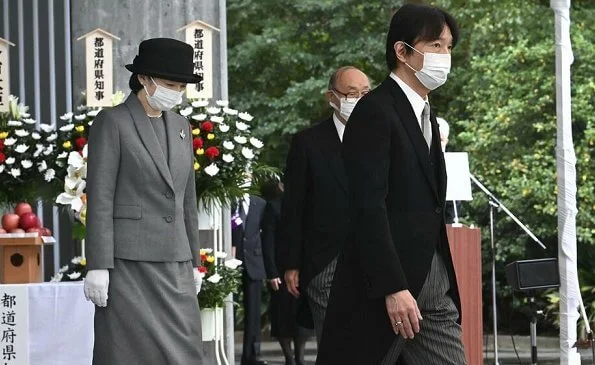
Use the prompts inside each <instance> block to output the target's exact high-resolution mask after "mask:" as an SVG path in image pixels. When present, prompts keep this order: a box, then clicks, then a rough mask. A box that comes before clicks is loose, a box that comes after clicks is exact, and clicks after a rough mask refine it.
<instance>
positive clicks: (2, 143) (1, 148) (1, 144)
mask: <svg viewBox="0 0 595 365" xmlns="http://www.w3.org/2000/svg"><path fill="white" fill-rule="evenodd" d="M3 149H4V140H3V139H0V151H2V150H3Z"/></svg>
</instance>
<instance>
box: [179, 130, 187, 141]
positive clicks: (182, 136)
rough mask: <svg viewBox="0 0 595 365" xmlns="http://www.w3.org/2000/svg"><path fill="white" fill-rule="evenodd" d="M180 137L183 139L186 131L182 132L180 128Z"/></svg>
mask: <svg viewBox="0 0 595 365" xmlns="http://www.w3.org/2000/svg"><path fill="white" fill-rule="evenodd" d="M180 138H182V139H184V138H186V133H184V130H183V129H182V130H180Z"/></svg>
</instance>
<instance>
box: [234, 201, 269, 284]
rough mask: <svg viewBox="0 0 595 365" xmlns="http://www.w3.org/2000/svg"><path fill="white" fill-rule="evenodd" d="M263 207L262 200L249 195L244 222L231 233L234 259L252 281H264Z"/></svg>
mask: <svg viewBox="0 0 595 365" xmlns="http://www.w3.org/2000/svg"><path fill="white" fill-rule="evenodd" d="M265 206H266V201H265V200H264V199H262V198H260V197H258V196H256V195H250V204H249V208H248V214H247V216H246V221H245V222H243V223H242V224H241V225H239V226H238V227H236V228H234V229H233V230H232V231H231V243H232V245H233V246H234V247H235V248H236V257H237V259H238V260H242V262H243V267H244V270H245V271H246V274H247V275H248V276H249V277H250V279H252V280H263V279H266V273H265V270H264V261H263V258H262V241H261V236H260V232H261V227H262V217H263V214H264V208H265ZM234 208H235V207H232V209H234Z"/></svg>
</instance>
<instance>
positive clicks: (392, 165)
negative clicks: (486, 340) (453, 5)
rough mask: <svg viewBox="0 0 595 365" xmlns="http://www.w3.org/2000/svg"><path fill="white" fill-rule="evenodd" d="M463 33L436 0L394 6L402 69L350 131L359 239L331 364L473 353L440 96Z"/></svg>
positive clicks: (341, 274) (328, 326) (343, 289)
mask: <svg viewBox="0 0 595 365" xmlns="http://www.w3.org/2000/svg"><path fill="white" fill-rule="evenodd" d="M457 40H458V29H457V25H456V22H455V20H454V19H453V18H452V17H451V16H450V15H449V14H447V13H446V12H444V11H442V10H440V9H437V8H435V7H431V6H426V5H414V4H408V5H404V6H403V7H401V8H400V9H399V10H398V11H397V12H396V13H395V14H394V16H393V19H392V21H391V25H390V29H389V32H388V37H387V46H386V59H387V65H388V68H389V70H390V71H391V74H390V76H389V77H387V78H386V80H385V81H384V82H383V83H382V84H381V85H380V86H378V87H377V88H376V89H375V90H373V91H371V92H370V93H369V94H368V95H366V96H365V97H363V98H362V100H360V102H359V103H358V105H357V107H356V108H355V110H354V111H353V114H352V116H351V118H350V120H349V124H348V125H347V129H346V131H345V139H344V142H343V157H344V164H345V170H346V174H347V180H348V185H349V193H350V194H349V196H350V204H351V206H350V208H349V211H350V213H351V214H350V218H351V219H350V223H349V241H348V243H347V244H346V246H345V250H344V254H343V255H342V256H341V258H340V260H339V263H338V265H337V271H336V274H335V281H334V282H333V288H332V292H331V298H330V302H329V306H328V311H327V317H326V321H325V330H324V334H323V338H322V341H321V347H320V349H319V354H318V359H317V364H319V365H335V364H358V365H368V364H369V365H378V364H381V365H394V364H395V363H396V361H397V358H398V357H399V356H401V359H402V360H404V362H405V363H407V364H408V365H418V364H420V365H421V364H423V365H434V364H436V365H438V364H440V365H447V364H453V365H454V364H456V365H461V364H465V363H466V362H465V355H464V351H463V345H462V343H461V327H460V325H459V324H458V321H459V313H460V311H459V308H460V301H459V297H458V290H457V283H456V277H455V274H454V268H453V264H452V258H451V256H450V249H449V244H448V238H447V236H446V226H445V224H444V202H445V196H446V170H445V165H444V156H443V154H442V151H441V148H440V136H439V131H438V125H437V123H436V117H435V116H434V114H433V113H432V112H431V110H430V107H429V102H428V94H429V92H430V91H431V90H433V89H435V88H437V87H439V86H440V85H442V84H443V83H444V82H445V81H446V78H447V75H448V73H449V71H450V51H451V49H452V47H453V46H454V45H456V43H457ZM422 316H423V320H422ZM346 349H347V350H346ZM348 349H355V350H353V351H350V350H348Z"/></svg>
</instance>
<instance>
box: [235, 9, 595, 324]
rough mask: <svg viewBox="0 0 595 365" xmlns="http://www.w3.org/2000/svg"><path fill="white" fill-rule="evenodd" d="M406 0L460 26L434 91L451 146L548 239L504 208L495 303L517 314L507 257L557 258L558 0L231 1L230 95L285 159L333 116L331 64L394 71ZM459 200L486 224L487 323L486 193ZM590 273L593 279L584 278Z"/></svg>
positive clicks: (593, 209) (587, 222) (585, 96)
mask: <svg viewBox="0 0 595 365" xmlns="http://www.w3.org/2000/svg"><path fill="white" fill-rule="evenodd" d="M406 2H416V3H420V2H425V3H427V4H432V5H437V6H440V7H443V8H444V9H447V10H448V11H449V12H450V13H452V14H453V15H454V16H455V18H456V19H457V21H458V22H459V26H460V27H461V39H460V43H459V45H458V46H457V47H456V48H455V49H454V52H453V70H452V73H451V75H450V76H449V81H448V82H447V83H446V85H445V86H443V87H441V88H439V89H438V90H436V91H435V92H433V93H432V95H431V103H432V106H433V108H434V109H435V111H436V112H437V114H438V115H439V116H442V117H443V118H445V119H446V120H447V121H448V122H449V123H450V125H451V136H450V145H449V150H451V151H466V152H469V155H470V157H469V158H470V165H471V170H472V173H473V174H474V175H475V176H476V177H478V178H479V179H480V180H481V181H482V182H483V183H484V184H485V185H486V186H487V187H488V188H489V189H490V190H492V191H493V192H494V193H495V194H496V195H497V196H498V197H500V198H501V201H502V202H503V203H504V204H506V205H507V207H508V208H509V209H510V210H511V211H512V212H514V213H515V214H516V215H517V216H518V217H519V218H520V219H521V221H523V222H524V223H526V224H527V225H528V226H529V227H530V229H531V230H532V231H533V232H534V233H535V234H536V235H537V236H538V237H539V238H540V239H541V240H542V241H543V242H544V243H545V244H546V245H547V246H548V249H547V250H546V251H544V250H541V249H540V248H539V247H538V246H537V245H536V244H534V243H533V242H532V241H531V239H530V238H529V237H527V236H526V235H525V234H524V232H523V231H522V230H521V229H520V228H518V227H517V226H516V225H515V223H514V222H512V221H511V220H510V219H508V218H507V217H506V215H505V214H504V213H497V214H496V217H497V220H496V221H497V226H496V230H495V233H496V246H497V265H498V268H497V274H498V275H497V276H498V288H499V295H500V298H499V305H500V308H501V310H500V312H501V313H510V309H511V307H512V306H513V303H517V304H518V303H519V301H518V300H517V301H516V302H513V300H512V296H511V293H510V292H509V290H508V289H507V287H506V285H505V280H504V275H503V268H504V265H505V264H506V263H509V262H511V261H513V260H516V259H521V258H522V259H525V258H541V257H554V256H557V216H556V214H557V211H556V194H557V189H556V162H555V144H556V107H555V49H554V14H553V11H552V10H551V9H550V8H549V0H530V1H526V0H436V1H411V0H410V1H395V0H393V1H388V0H378V1H366V2H362V1H359V0H300V1H290V0H229V1H228V17H229V19H228V23H229V75H230V80H229V85H230V94H231V95H233V99H234V105H237V106H238V107H239V108H241V109H245V110H250V112H251V113H252V114H253V115H255V116H257V117H256V118H255V119H254V123H255V126H254V127H255V132H256V133H257V134H258V135H259V137H261V138H262V139H263V140H264V141H265V144H266V146H267V147H268V150H267V151H266V152H265V153H263V156H264V157H263V158H264V159H265V161H266V162H268V163H270V164H272V165H274V166H278V167H280V168H283V167H284V163H285V157H286V153H287V149H288V147H289V141H290V139H291V137H292V135H293V134H295V133H296V132H297V131H299V130H301V129H303V128H305V127H307V126H309V125H311V124H312V123H314V122H316V121H318V120H321V119H323V118H326V117H327V116H328V115H330V108H329V107H328V105H327V103H326V101H325V99H324V91H325V90H326V87H327V83H328V79H329V77H330V75H331V73H332V72H333V71H334V70H335V69H336V68H338V67H340V66H343V65H348V64H350V65H354V66H356V67H359V68H361V69H362V70H363V71H364V72H366V73H367V74H368V75H369V77H370V79H371V81H372V83H373V85H378V84H379V83H380V82H382V80H383V79H384V78H385V77H386V76H387V73H388V71H387V70H386V66H385V61H384V49H385V41H386V32H387V29H388V24H389V22H390V18H391V16H392V14H393V12H394V11H395V10H396V9H397V8H398V6H400V5H401V4H403V3H406ZM570 15H571V21H572V27H571V37H572V42H573V51H574V58H575V60H574V64H573V66H572V96H573V107H572V118H573V134H574V142H575V150H576V155H577V180H578V181H577V184H578V194H577V200H578V208H579V214H578V217H577V232H578V252H579V265H580V266H581V267H589V266H588V265H590V264H591V263H586V262H581V261H580V260H581V257H593V256H594V255H595V249H594V248H595V179H594V177H595V176H594V175H595V164H594V163H593V158H594V154H595V152H593V151H594V147H595V80H594V78H593V75H595V62H594V61H593V60H594V59H595V50H594V49H593V47H591V41H592V40H593V39H595V28H593V27H592V24H593V23H595V2H593V1H591V0H573V1H572V9H571V13H570ZM463 209H464V214H465V217H464V223H467V224H475V225H476V226H479V227H481V228H482V229H483V233H484V243H483V247H484V248H485V249H484V251H485V252H484V258H485V260H484V283H485V285H484V289H485V290H484V307H485V309H486V310H485V311H484V314H485V315H484V318H485V321H484V322H485V323H489V318H490V316H489V313H490V311H489V302H490V299H489V298H490V294H489V290H488V289H489V283H490V281H489V268H490V267H489V265H488V263H489V252H488V251H487V248H488V246H489V245H488V236H487V232H488V229H487V228H488V205H487V200H486V199H485V197H484V196H483V195H482V193H481V192H480V191H479V190H476V189H474V200H473V201H472V202H470V203H465V204H464V206H463ZM591 277H592V275H591ZM581 280H582V281H584V283H581V284H584V285H585V286H589V287H590V286H593V285H595V283H593V282H589V281H592V280H590V279H589V277H588V276H585V275H581ZM544 300H545V299H544ZM585 300H586V302H589V301H594V300H595V298H590V299H589V298H586V299H585ZM550 323H553V322H550ZM544 326H546V327H548V326H549V324H548V323H545V324H544ZM488 327H489V326H488ZM505 327H507V324H505ZM525 327H526V326H524V322H523V326H522V328H523V329H524V328H525ZM550 329H551V328H550Z"/></svg>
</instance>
